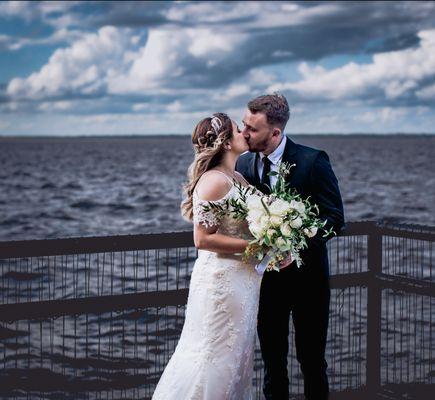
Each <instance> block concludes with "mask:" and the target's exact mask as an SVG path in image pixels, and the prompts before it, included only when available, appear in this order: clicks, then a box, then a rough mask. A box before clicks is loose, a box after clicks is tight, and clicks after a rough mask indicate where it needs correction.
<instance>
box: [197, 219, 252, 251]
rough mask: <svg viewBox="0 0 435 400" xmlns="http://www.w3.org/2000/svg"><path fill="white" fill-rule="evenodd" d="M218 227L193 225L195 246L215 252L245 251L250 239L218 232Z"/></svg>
mask: <svg viewBox="0 0 435 400" xmlns="http://www.w3.org/2000/svg"><path fill="white" fill-rule="evenodd" d="M216 230H217V228H205V227H204V226H202V225H200V224H195V225H194V227H193V240H194V242H195V247H196V248H197V249H201V250H208V251H213V252H215V253H231V254H233V253H243V252H244V251H245V249H246V246H247V245H248V241H247V240H244V239H240V238H235V237H231V236H227V235H223V234H221V233H216Z"/></svg>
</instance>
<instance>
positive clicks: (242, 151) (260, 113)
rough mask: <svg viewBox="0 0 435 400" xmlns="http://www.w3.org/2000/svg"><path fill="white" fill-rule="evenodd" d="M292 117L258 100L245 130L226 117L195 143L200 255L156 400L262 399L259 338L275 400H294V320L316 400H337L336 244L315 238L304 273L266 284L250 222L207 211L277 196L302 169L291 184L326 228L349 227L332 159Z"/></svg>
mask: <svg viewBox="0 0 435 400" xmlns="http://www.w3.org/2000/svg"><path fill="white" fill-rule="evenodd" d="M289 117H290V110H289V106H288V102H287V100H286V98H285V97H284V96H283V95H282V94H279V93H274V94H270V95H263V96H259V97H256V98H254V99H252V100H251V101H250V102H249V103H248V105H247V109H246V112H245V114H244V117H243V129H242V130H240V128H239V127H238V126H237V124H236V122H234V121H233V120H231V119H230V118H229V117H228V116H227V115H226V114H224V113H216V114H213V116H211V117H207V118H204V119H202V120H201V121H200V122H199V123H198V124H197V125H196V127H195V129H194V131H193V133H192V143H193V147H194V150H195V159H194V161H193V163H192V164H191V166H190V167H189V170H188V182H187V184H186V185H185V192H186V198H185V199H184V200H183V202H182V204H181V211H182V215H183V217H184V218H186V219H188V220H189V221H192V222H193V232H194V242H195V246H196V247H197V249H198V258H197V259H196V261H195V264H194V267H193V271H192V276H191V281H190V288H189V296H188V301H187V306H186V313H185V322H184V326H183V330H182V332H181V336H180V340H179V342H178V344H177V347H176V349H175V352H174V354H173V355H172V357H171V359H170V361H169V363H168V364H167V366H166V368H165V370H164V372H163V374H162V376H161V378H160V381H159V382H158V384H157V387H156V389H155V392H154V395H153V397H152V399H153V400H193V399H198V400H250V399H252V398H253V393H252V379H253V366H254V347H255V334H256V332H257V333H258V338H259V341H260V347H261V354H262V358H263V361H264V382H263V393H264V396H265V398H266V399H273V400H288V398H289V378H288V372H287V356H288V336H289V321H290V315H291V317H292V320H293V325H294V333H295V344H296V355H297V360H298V362H299V364H300V368H301V372H302V374H303V377H304V394H305V398H306V399H309V400H324V399H327V398H328V393H329V388H328V378H327V373H326V369H327V363H326V360H325V347H326V337H327V329H328V317H329V299H330V287H329V264H328V254H327V248H326V241H327V240H329V238H330V236H329V237H328V236H326V237H320V235H319V237H318V236H314V237H312V238H310V239H308V243H307V244H308V246H307V247H306V248H305V249H303V250H302V251H301V254H300V256H301V258H302V261H303V265H302V266H301V267H300V268H297V267H296V263H295V262H294V261H293V260H292V259H291V257H287V258H286V259H284V261H282V262H281V264H280V267H279V271H270V272H265V273H264V275H262V276H261V275H259V274H258V273H257V271H256V270H255V268H254V267H255V264H256V262H255V260H252V261H249V260H248V261H247V260H246V258H243V257H242V253H243V252H244V251H245V249H246V247H247V246H248V244H249V241H250V240H251V239H252V236H251V235H250V233H249V229H248V227H247V225H248V224H247V222H246V220H237V219H235V218H232V217H231V216H229V215H222V213H218V212H216V208H215V207H211V208H210V207H208V208H207V207H204V206H205V205H207V204H208V205H210V204H215V205H217V206H219V205H222V204H224V203H225V202H226V201H227V200H228V199H232V198H237V196H240V191H239V190H237V189H236V184H239V185H242V186H249V185H250V186H252V187H255V188H257V191H259V192H262V193H265V194H268V193H270V189H271V188H273V187H274V184H275V183H276V180H277V177H276V174H273V173H271V172H273V171H278V167H279V164H280V162H281V161H282V162H288V163H290V164H295V166H294V168H293V169H292V173H291V174H290V176H289V177H287V178H286V179H287V180H288V183H289V186H290V187H291V188H293V189H295V190H296V191H297V193H298V194H300V196H301V197H302V198H308V197H310V199H311V202H313V203H314V204H316V205H317V206H318V209H319V218H320V219H322V220H326V226H325V228H332V229H333V230H334V231H335V232H339V231H340V229H341V228H342V227H343V226H344V215H343V204H342V199H341V195H340V190H339V187H338V182H337V178H336V177H335V174H334V172H333V170H332V168H331V164H330V162H329V158H328V155H327V154H326V153H325V152H324V151H322V150H317V149H314V148H311V147H307V146H303V145H300V144H296V143H295V142H293V141H292V140H291V139H290V138H289V137H288V136H286V135H285V134H284V129H285V126H286V124H287V121H288V119H289Z"/></svg>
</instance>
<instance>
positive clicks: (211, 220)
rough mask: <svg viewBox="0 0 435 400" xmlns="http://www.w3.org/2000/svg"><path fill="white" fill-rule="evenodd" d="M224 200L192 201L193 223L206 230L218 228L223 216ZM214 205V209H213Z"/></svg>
mask: <svg viewBox="0 0 435 400" xmlns="http://www.w3.org/2000/svg"><path fill="white" fill-rule="evenodd" d="M226 204H227V203H226V201H225V199H221V200H217V201H206V200H201V199H198V198H196V199H194V202H193V223H194V224H201V225H203V226H205V227H206V228H211V227H218V226H219V225H220V223H221V220H222V218H223V216H224V215H225V208H226ZM212 205H215V206H216V207H213V206H212Z"/></svg>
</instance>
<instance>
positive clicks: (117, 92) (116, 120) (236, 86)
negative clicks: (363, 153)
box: [0, 1, 435, 136]
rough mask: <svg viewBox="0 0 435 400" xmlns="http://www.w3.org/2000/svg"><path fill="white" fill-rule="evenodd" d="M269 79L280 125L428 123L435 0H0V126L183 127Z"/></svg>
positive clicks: (238, 107)
mask: <svg viewBox="0 0 435 400" xmlns="http://www.w3.org/2000/svg"><path fill="white" fill-rule="evenodd" d="M276 91H278V92H281V93H283V94H284V95H285V96H286V97H287V100H288V102H289V104H290V114H291V116H290V120H289V123H288V124H287V127H286V132H287V133H289V134H304V133H320V134H327V133H434V132H435V112H434V111H435V100H434V99H435V2H429V1H425V2H414V1H412V2H401V1H394V2H392V1H386V2H383V1H376V2H352V1H343V2H333V1H328V2H281V1H280V2H263V1H262V2H255V1H253V2H233V1H231V2H214V1H213V2H197V1H196V2H185V1H180V2H179V1H176V2H168V1H165V2H129V1H119V2H116V1H114V2H80V1H66V2H51V1H50V2H45V1H39V2H25V1H20V2H16V1H9V2H7V1H1V2H0V136H12V135H16V136H29V135H30V136H32V135H66V136H73V135H146V134H190V133H191V132H192V130H193V127H194V126H195V124H196V123H197V122H198V121H199V120H200V119H202V118H204V117H206V116H209V115H211V114H212V113H213V112H226V113H228V114H229V115H230V117H232V118H233V119H234V120H235V121H236V122H238V123H239V125H242V118H243V113H244V110H245V107H246V103H247V102H248V101H249V100H250V99H251V98H253V97H255V96H258V95H261V94H265V93H273V92H276Z"/></svg>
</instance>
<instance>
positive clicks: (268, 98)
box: [248, 93, 290, 130]
mask: <svg viewBox="0 0 435 400" xmlns="http://www.w3.org/2000/svg"><path fill="white" fill-rule="evenodd" d="M248 109H249V111H251V113H253V114H255V113H257V112H261V113H264V114H265V115H266V121H267V123H268V124H270V125H278V126H279V127H280V128H281V130H284V128H285V126H286V124H287V121H288V120H289V118H290V109H289V106H288V103H287V99H286V98H285V97H284V95H282V94H281V93H273V94H265V95H262V96H258V97H256V98H255V99H252V100H250V101H249V103H248Z"/></svg>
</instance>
